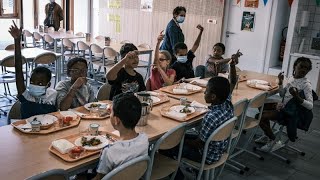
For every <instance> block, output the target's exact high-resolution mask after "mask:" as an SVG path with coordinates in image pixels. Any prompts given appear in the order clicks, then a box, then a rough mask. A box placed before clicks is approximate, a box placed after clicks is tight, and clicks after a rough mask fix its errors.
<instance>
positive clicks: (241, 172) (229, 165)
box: [226, 159, 249, 174]
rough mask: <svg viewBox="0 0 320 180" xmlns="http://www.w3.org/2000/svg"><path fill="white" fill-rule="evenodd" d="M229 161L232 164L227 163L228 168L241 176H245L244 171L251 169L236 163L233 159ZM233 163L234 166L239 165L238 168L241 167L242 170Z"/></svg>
mask: <svg viewBox="0 0 320 180" xmlns="http://www.w3.org/2000/svg"><path fill="white" fill-rule="evenodd" d="M228 161H229V162H230V163H229V162H227V163H226V165H227V166H228V167H230V168H231V169H232V170H235V171H237V172H238V173H239V174H244V171H243V169H249V168H248V167H246V166H245V165H243V164H241V163H239V162H238V161H235V160H233V159H229V160H228ZM231 163H233V164H235V165H237V166H239V167H241V168H238V167H237V166H235V165H233V164H231Z"/></svg>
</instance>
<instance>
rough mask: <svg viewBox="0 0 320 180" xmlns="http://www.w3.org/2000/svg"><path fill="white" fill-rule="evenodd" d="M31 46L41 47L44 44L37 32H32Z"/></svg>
mask: <svg viewBox="0 0 320 180" xmlns="http://www.w3.org/2000/svg"><path fill="white" fill-rule="evenodd" d="M33 44H34V45H33V46H34V47H41V46H43V45H44V42H43V37H42V36H41V35H40V34H39V33H38V32H33Z"/></svg>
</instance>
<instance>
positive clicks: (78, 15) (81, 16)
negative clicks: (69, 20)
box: [74, 0, 89, 33]
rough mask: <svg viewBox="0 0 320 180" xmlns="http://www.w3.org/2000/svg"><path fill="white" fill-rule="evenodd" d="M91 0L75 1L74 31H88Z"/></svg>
mask: <svg viewBox="0 0 320 180" xmlns="http://www.w3.org/2000/svg"><path fill="white" fill-rule="evenodd" d="M88 11H89V0H82V1H74V32H75V33H78V32H83V33H86V32H88V17H89V12H88Z"/></svg>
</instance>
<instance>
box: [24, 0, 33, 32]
mask: <svg viewBox="0 0 320 180" xmlns="http://www.w3.org/2000/svg"><path fill="white" fill-rule="evenodd" d="M23 27H24V29H29V30H31V29H33V28H34V5H33V0H27V1H26V0H24V1H23Z"/></svg>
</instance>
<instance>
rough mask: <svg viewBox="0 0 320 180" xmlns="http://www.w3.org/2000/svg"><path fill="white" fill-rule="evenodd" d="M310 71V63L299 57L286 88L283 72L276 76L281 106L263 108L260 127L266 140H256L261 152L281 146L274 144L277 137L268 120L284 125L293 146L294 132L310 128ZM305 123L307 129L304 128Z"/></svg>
mask: <svg viewBox="0 0 320 180" xmlns="http://www.w3.org/2000/svg"><path fill="white" fill-rule="evenodd" d="M311 69H312V63H311V61H310V59H309V58H305V57H300V58H298V59H297V60H296V61H295V62H294V64H293V73H292V75H293V77H291V78H289V80H288V82H287V84H286V86H285V87H283V79H284V75H283V72H282V73H280V74H279V75H278V79H279V94H280V96H281V97H282V98H283V102H281V103H277V104H276V105H275V106H273V108H268V109H267V108H264V110H265V111H264V112H263V114H262V117H261V121H260V127H261V129H262V130H263V131H264V134H265V136H261V137H260V138H258V139H256V140H255V142H256V143H260V144H265V145H264V146H262V147H261V150H262V151H269V150H270V149H271V147H272V149H271V151H276V150H277V149H279V148H281V147H283V146H284V144H283V143H282V142H281V141H280V140H279V141H277V142H275V140H276V137H275V135H274V133H273V132H272V129H271V127H270V120H276V121H278V122H280V123H283V124H285V125H286V126H287V132H288V133H287V135H288V138H289V140H290V141H293V142H294V141H295V140H296V137H297V132H296V130H297V128H301V126H303V129H304V130H307V129H308V128H309V125H310V123H311V120H312V108H313V99H316V97H315V96H316V94H315V95H314V96H313V93H312V85H311V82H310V81H309V80H308V79H307V78H306V75H307V74H308V73H309V71H310V70H311ZM266 107H267V106H266ZM268 107H270V104H269V106H268ZM310 113H311V114H310ZM307 121H309V122H307ZM306 122H307V124H308V125H306V124H305V123H306ZM292 123H294V124H292ZM299 126H300V127H299Z"/></svg>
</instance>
